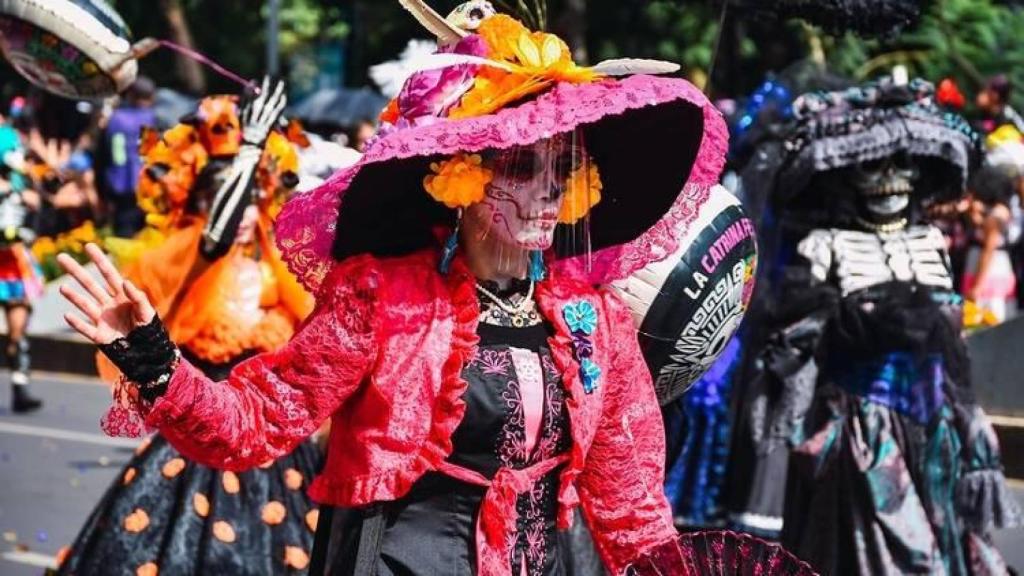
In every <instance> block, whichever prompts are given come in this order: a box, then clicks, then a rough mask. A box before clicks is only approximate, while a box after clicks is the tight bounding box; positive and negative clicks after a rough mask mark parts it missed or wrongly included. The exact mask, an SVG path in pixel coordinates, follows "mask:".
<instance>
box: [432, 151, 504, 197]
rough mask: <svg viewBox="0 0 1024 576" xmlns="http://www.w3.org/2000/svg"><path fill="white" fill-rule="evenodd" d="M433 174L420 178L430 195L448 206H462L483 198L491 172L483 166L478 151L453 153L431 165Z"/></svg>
mask: <svg viewBox="0 0 1024 576" xmlns="http://www.w3.org/2000/svg"><path fill="white" fill-rule="evenodd" d="M430 170H431V171H432V172H433V174H430V175H428V176H427V177H426V178H424V179H423V188H424V189H426V191H427V193H428V194H430V196H431V197H432V198H433V199H434V200H437V201H438V202H440V203H442V204H444V205H445V206H447V207H449V208H465V207H467V206H470V205H472V204H476V203H477V202H479V201H481V200H483V199H484V191H485V190H486V189H487V185H488V184H490V183H491V180H493V179H494V172H492V171H491V170H489V169H488V168H485V167H484V166H483V159H482V158H481V157H480V155H479V154H456V155H455V156H453V157H452V158H450V159H449V160H446V161H444V162H434V163H433V164H431V165H430Z"/></svg>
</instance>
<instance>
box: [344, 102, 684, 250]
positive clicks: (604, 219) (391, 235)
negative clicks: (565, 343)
mask: <svg viewBox="0 0 1024 576" xmlns="http://www.w3.org/2000/svg"><path fill="white" fill-rule="evenodd" d="M580 129H581V130H582V131H583V137H584V142H585V143H586V146H587V149H588V152H589V153H590V155H591V157H592V158H593V159H594V161H595V162H596V163H597V166H598V168H599V169H600V171H601V181H602V183H603V184H604V189H603V190H602V193H601V196H602V200H601V203H600V204H598V205H597V206H596V207H594V209H593V210H592V211H591V214H590V218H589V223H588V226H589V249H590V250H594V251H596V250H601V249H603V248H608V247H611V246H616V245H619V244H623V243H626V242H629V241H631V240H635V239H636V238H638V237H639V236H640V235H641V234H643V233H644V232H645V231H647V230H648V229H650V228H651V227H652V226H654V224H655V223H657V222H658V220H660V219H661V218H662V217H663V216H664V215H665V213H666V212H668V210H669V208H671V206H672V204H673V203H674V202H675V200H676V198H677V197H678V196H679V193H680V192H681V191H682V190H683V187H684V185H685V184H686V182H687V180H688V179H689V177H690V171H691V170H692V169H693V165H694V162H695V161H696V158H697V155H698V151H699V150H700V146H701V142H702V138H703V134H704V115H703V111H702V110H701V109H700V108H699V107H697V106H695V105H693V104H691V103H689V102H686V101H684V100H676V101H672V102H668V103H664V104H660V105H656V106H647V107H643V108H637V109H633V110H629V111H627V112H624V113H622V114H619V115H616V116H608V117H605V118H603V119H601V120H600V121H598V122H596V123H593V124H589V125H584V126H582V127H581V128H580ZM443 158H444V157H441V156H431V157H415V158H407V159H402V160H392V161H387V162H381V163H377V164H368V165H366V166H364V167H363V168H362V169H361V170H360V172H359V174H358V175H356V177H355V178H354V179H353V181H352V183H351V185H350V186H349V188H348V190H347V192H346V193H345V196H344V198H343V201H342V205H341V208H340V210H339V214H338V226H337V229H336V232H335V237H334V257H335V259H337V260H342V259H345V258H348V257H349V256H354V255H357V254H365V253H369V254H373V255H376V256H381V257H388V256H401V255H405V254H409V253H412V252H414V251H416V250H420V249H423V248H425V247H428V246H432V245H436V243H437V240H436V238H435V236H434V233H433V230H434V229H435V228H436V227H438V226H451V225H452V224H453V223H454V219H455V212H454V211H453V210H450V209H448V208H445V207H444V206H443V205H441V204H439V203H437V202H435V201H433V200H432V199H431V198H430V196H429V195H427V193H426V192H425V191H424V189H423V178H424V177H425V176H426V175H427V174H428V172H429V167H430V163H431V162H434V161H438V160H442V159H443ZM560 228H566V227H564V226H561V227H560ZM572 233H573V232H572V231H571V230H564V229H562V230H559V232H558V234H572ZM558 249H559V252H558V254H557V255H558V256H559V257H569V256H574V255H578V254H582V253H583V252H585V251H586V250H587V249H588V246H587V245H586V244H584V243H575V242H569V243H564V242H559V243H558Z"/></svg>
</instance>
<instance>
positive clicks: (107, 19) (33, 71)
mask: <svg viewBox="0 0 1024 576" xmlns="http://www.w3.org/2000/svg"><path fill="white" fill-rule="evenodd" d="M0 49H2V50H3V54H4V57H6V58H7V60H8V62H10V63H11V65H12V66H14V68H15V69H16V70H17V71H18V72H19V73H20V74H21V75H22V76H24V77H25V78H26V79H27V80H29V81H30V82H32V83H33V84H35V85H37V86H39V87H40V88H42V89H44V90H46V91H48V92H52V93H54V94H57V95H58V96H64V97H66V98H75V99H83V98H104V97H107V96H112V95H114V94H117V93H118V92H120V91H122V90H124V89H125V88H127V87H128V86H130V85H131V84H132V82H134V81H135V77H136V75H137V74H138V62H137V61H136V60H135V59H134V58H133V57H132V44H131V34H130V32H129V31H128V27H127V26H126V25H125V23H124V21H123V20H122V19H121V16H120V15H118V14H117V12H115V11H114V9H113V8H111V7H110V6H109V5H107V4H106V3H105V2H104V1H103V0H0Z"/></svg>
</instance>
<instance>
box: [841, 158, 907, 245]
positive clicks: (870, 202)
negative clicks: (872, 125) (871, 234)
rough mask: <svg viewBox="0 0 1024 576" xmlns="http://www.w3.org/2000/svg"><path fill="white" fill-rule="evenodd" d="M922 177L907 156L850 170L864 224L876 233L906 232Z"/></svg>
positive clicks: (858, 166)
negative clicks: (915, 191)
mask: <svg viewBox="0 0 1024 576" xmlns="http://www.w3.org/2000/svg"><path fill="white" fill-rule="evenodd" d="M919 175H920V174H919V172H918V169H917V166H915V165H914V162H913V160H912V159H911V158H910V156H909V155H906V154H896V155H893V156H888V157H886V158H882V159H879V160H872V161H869V162H861V163H860V164H858V165H857V166H856V167H854V168H853V169H852V170H850V173H849V176H850V177H851V178H852V181H851V184H852V185H853V187H854V189H855V190H856V191H857V194H858V203H857V204H858V211H859V218H858V220H859V221H860V223H861V224H862V225H864V226H865V227H866V228H869V229H871V230H876V231H895V230H900V229H902V228H905V227H906V225H907V211H908V209H909V207H910V195H911V194H912V193H913V192H914V185H915V183H916V182H917V180H918V177H919Z"/></svg>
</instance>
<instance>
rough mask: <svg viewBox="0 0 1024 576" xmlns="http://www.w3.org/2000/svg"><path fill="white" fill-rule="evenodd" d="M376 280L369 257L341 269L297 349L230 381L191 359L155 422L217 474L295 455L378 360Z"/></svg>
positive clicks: (260, 360)
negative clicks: (214, 377)
mask: <svg viewBox="0 0 1024 576" xmlns="http://www.w3.org/2000/svg"><path fill="white" fill-rule="evenodd" d="M376 281H377V277H376V275H375V274H374V272H373V269H372V260H370V259H369V258H355V259H351V260H347V261H345V262H344V263H341V264H339V265H337V266H336V267H335V269H334V270H333V271H332V272H331V274H330V275H329V276H328V278H327V279H326V280H325V281H324V285H323V286H322V287H321V289H320V293H319V295H318V297H317V305H316V308H315V309H314V311H313V313H312V314H311V315H310V316H309V318H308V319H307V320H306V322H305V323H304V324H303V325H302V327H300V329H299V331H298V332H297V333H296V334H295V336H294V337H293V338H292V340H291V341H290V342H289V343H288V344H286V345H285V346H284V347H283V348H281V349H280V350H278V351H277V352H274V353H269V354H262V355H260V356H256V357H254V358H251V359H249V360H246V361H245V362H242V363H241V364H239V365H238V366H236V367H235V369H234V370H232V371H231V374H230V376H229V377H228V380H227V381H225V382H214V381H212V380H210V379H209V378H206V377H205V376H204V375H203V374H202V373H201V372H200V371H199V370H197V369H196V368H195V367H193V366H191V365H189V364H188V363H186V362H184V361H183V362H182V363H181V364H180V365H179V367H178V369H177V370H176V371H175V373H174V376H173V377H172V379H171V382H170V384H169V386H168V389H167V392H166V394H164V395H163V396H161V397H160V398H159V399H158V400H157V401H156V402H155V403H154V404H153V408H152V410H151V411H150V413H149V415H148V417H147V418H146V424H147V425H148V426H150V427H154V428H158V429H159V430H160V432H161V433H162V434H163V435H164V436H165V437H166V438H167V439H168V440H170V442H171V444H173V445H174V447H175V448H177V449H178V450H179V451H180V452H181V453H182V454H184V455H185V456H186V457H188V458H190V459H193V460H195V461H197V462H199V463H201V464H205V465H208V466H211V467H216V468H222V469H229V470H245V469H248V468H252V467H254V466H257V465H260V464H263V463H265V462H267V461H269V460H271V459H274V458H278V457H280V456H282V455H284V454H287V453H289V452H291V451H292V450H293V449H294V448H295V447H296V446H297V445H298V444H299V443H300V442H302V441H303V440H305V439H306V438H308V437H309V436H310V435H311V434H312V433H313V432H314V431H316V430H317V428H319V426H320V425H321V424H322V423H323V422H324V421H325V420H326V419H327V418H329V417H330V416H331V415H332V414H333V413H334V412H335V411H336V410H337V409H338V408H339V406H341V404H342V403H343V402H344V401H345V399H346V398H348V397H349V396H350V395H351V394H352V393H353V392H355V391H356V389H357V388H358V387H359V385H360V383H361V382H362V381H363V379H364V378H365V377H366V375H367V374H368V372H369V370H370V368H371V367H372V365H373V363H374V362H375V359H376V352H377V346H376V337H375V330H374V318H375V314H374V301H375V300H374V293H375V287H376Z"/></svg>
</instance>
